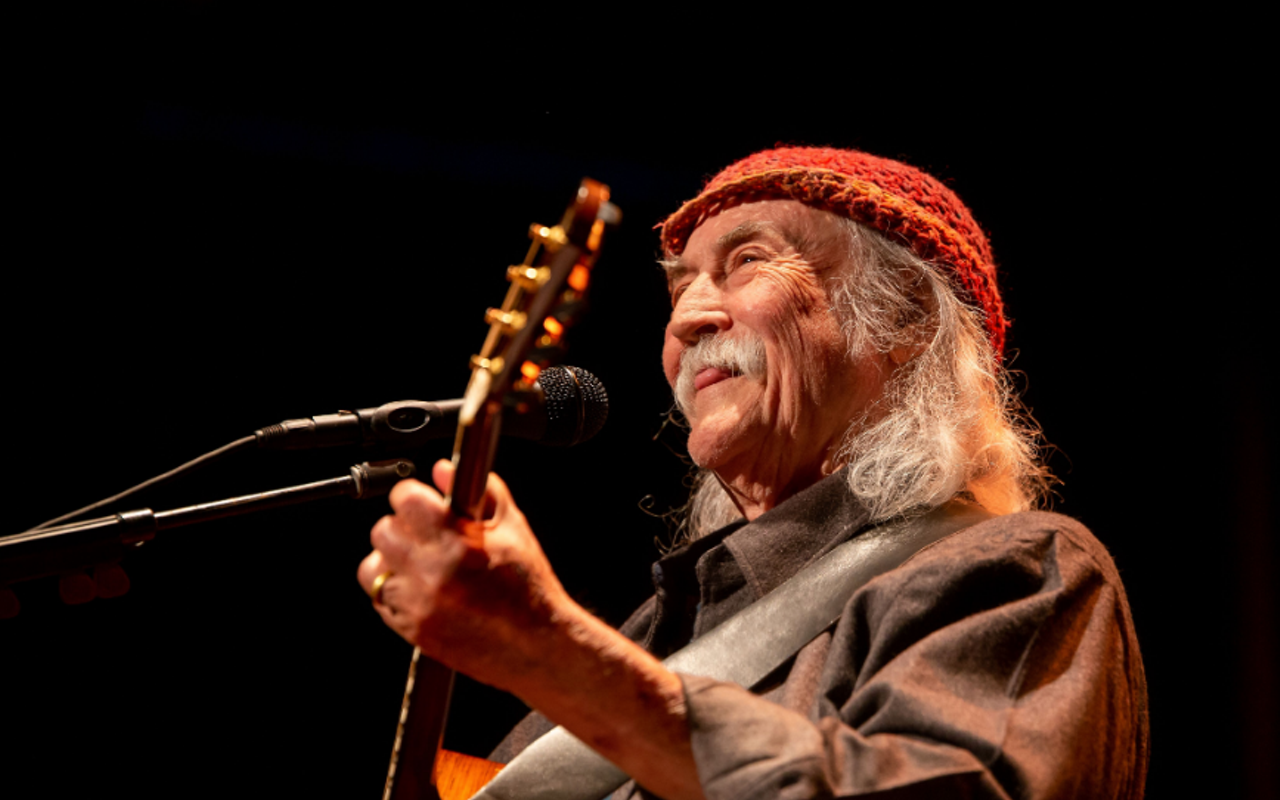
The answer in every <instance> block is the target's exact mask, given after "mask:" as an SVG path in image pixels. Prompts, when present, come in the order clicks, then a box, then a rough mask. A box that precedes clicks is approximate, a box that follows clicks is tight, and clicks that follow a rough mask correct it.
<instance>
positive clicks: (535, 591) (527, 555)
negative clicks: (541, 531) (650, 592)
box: [356, 461, 572, 691]
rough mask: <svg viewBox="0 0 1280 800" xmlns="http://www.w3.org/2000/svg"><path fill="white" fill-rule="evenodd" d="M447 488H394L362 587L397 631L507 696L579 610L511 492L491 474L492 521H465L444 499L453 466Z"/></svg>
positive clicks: (440, 482)
mask: <svg viewBox="0 0 1280 800" xmlns="http://www.w3.org/2000/svg"><path fill="white" fill-rule="evenodd" d="M432 480H433V481H434V482H435V484H436V486H437V487H439V490H440V491H436V490H435V489H432V488H431V487H429V486H427V485H425V484H423V483H420V482H418V481H416V480H405V481H401V482H400V483H399V484H397V485H396V486H395V488H394V489H392V490H391V496H390V502H391V509H392V511H393V512H394V513H393V514H391V515H388V516H385V517H383V518H382V519H381V520H379V521H378V523H377V524H376V525H374V527H373V530H372V532H371V533H370V536H369V538H370V541H371V542H372V544H373V547H374V551H373V552H372V553H371V554H369V556H368V557H367V558H365V560H364V561H363V562H361V564H360V569H359V570H358V572H357V573H356V577H357V580H359V582H360V585H361V586H363V587H364V589H365V591H366V592H371V591H372V587H373V583H374V581H375V580H376V579H377V578H378V576H379V575H382V574H384V573H390V574H389V575H388V577H387V578H386V579H385V581H384V582H383V584H382V589H381V591H380V592H379V596H378V598H377V599H378V600H380V602H378V603H376V604H375V606H374V607H375V609H377V611H378V613H379V614H380V615H381V616H382V619H383V621H384V622H385V623H386V624H387V626H388V627H390V628H391V629H392V630H394V631H396V632H397V633H399V634H400V635H401V636H403V637H404V638H405V639H406V640H407V641H408V642H410V643H411V644H414V645H417V646H418V647H420V648H422V652H423V653H424V654H425V655H427V656H429V657H431V658H433V659H435V660H437V661H440V662H441V663H443V664H446V665H448V666H450V667H452V668H454V669H456V670H458V671H460V672H465V673H466V674H468V675H470V676H471V677H473V678H476V679H477V680H480V681H483V682H485V683H489V684H492V685H494V686H498V687H499V688H503V689H506V690H508V691H514V690H515V689H516V687H515V686H514V685H513V683H512V676H513V675H514V676H518V675H520V674H521V673H522V672H524V671H526V670H527V669H528V668H529V667H530V666H531V665H530V663H529V662H530V660H531V659H532V660H536V659H539V658H541V657H543V656H544V655H545V654H543V653H541V652H540V650H541V645H542V644H543V641H542V640H543V639H545V637H546V636H547V633H548V628H549V626H550V625H551V624H552V620H553V617H554V616H555V613H556V609H557V607H563V606H564V605H565V604H569V605H572V600H571V599H570V598H569V597H568V595H567V594H565V592H564V589H563V588H562V587H561V585H560V582H559V580H558V579H557V578H556V576H555V574H554V573H553V572H552V570H551V565H550V564H549V563H548V562H547V559H546V556H545V555H544V554H543V552H542V548H541V547H540V546H539V545H538V541H537V539H536V538H534V535H533V532H532V531H531V530H530V529H529V525H528V522H526V520H525V518H524V515H523V514H522V513H520V510H519V509H518V508H516V506H515V503H514V502H513V501H512V498H511V493H510V492H509V491H508V489H507V486H506V484H505V483H503V482H502V480H501V479H500V478H499V477H498V476H496V475H490V476H489V483H488V487H487V490H486V493H487V497H486V511H487V512H488V513H487V517H488V518H487V519H485V520H483V521H475V520H464V519H458V518H457V517H455V516H453V514H452V513H451V512H450V510H449V505H448V503H447V502H446V501H445V499H444V497H443V496H442V494H441V493H442V492H447V491H448V490H449V487H450V485H451V484H452V481H453V465H452V464H450V463H449V462H448V461H440V462H438V463H437V464H436V465H435V467H434V468H433V469H432Z"/></svg>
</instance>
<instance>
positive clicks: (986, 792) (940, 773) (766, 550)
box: [494, 474, 1147, 800]
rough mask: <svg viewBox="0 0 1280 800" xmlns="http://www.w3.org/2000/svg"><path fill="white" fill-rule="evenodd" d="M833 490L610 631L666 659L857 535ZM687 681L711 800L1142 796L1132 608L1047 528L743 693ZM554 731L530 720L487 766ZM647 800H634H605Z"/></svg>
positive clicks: (763, 520) (847, 504)
mask: <svg viewBox="0 0 1280 800" xmlns="http://www.w3.org/2000/svg"><path fill="white" fill-rule="evenodd" d="M842 477H843V476H842V475H840V474H837V475H835V476H832V477H831V478H828V479H827V480H824V481H822V482H820V483H818V484H816V485H814V486H812V487H810V488H809V489H807V490H806V491H804V492H801V493H800V494H798V495H796V496H795V497H792V498H790V499H789V500H787V501H786V502H784V503H782V504H781V505H779V506H778V507H777V508H775V509H773V510H771V511H770V512H768V513H767V514H764V515H762V516H761V517H759V518H758V519H757V520H756V521H755V522H753V523H751V524H749V525H744V524H742V523H738V524H736V525H732V526H729V527H727V528H725V529H722V530H721V531H718V532H716V533H715V534H712V535H711V536H708V537H706V538H704V539H701V540H699V541H696V542H694V543H692V544H691V545H689V546H687V547H686V548H684V549H682V550H680V551H677V552H675V553H672V554H670V555H668V556H666V557H664V558H663V559H661V560H660V561H659V562H658V563H657V564H655V565H654V568H653V569H654V588H655V593H654V596H653V597H652V598H650V599H649V601H647V602H646V603H645V604H644V605H643V606H642V607H641V608H640V609H639V610H638V611H637V612H636V613H635V614H634V615H633V616H632V617H631V619H630V620H628V622H627V623H626V624H624V625H623V626H622V629H621V630H622V632H623V633H625V634H627V635H628V636H630V637H631V638H632V639H634V640H636V641H638V642H640V643H641V644H642V645H644V646H645V647H646V648H647V649H649V650H650V651H651V652H653V653H655V654H656V655H658V656H659V657H665V656H667V655H669V654H670V653H671V652H674V651H675V650H677V649H679V648H680V647H681V646H683V645H684V644H685V643H687V642H688V641H689V640H690V639H691V638H696V637H697V636H699V635H701V634H703V633H705V632H706V631H708V630H711V629H712V628H714V627H715V626H716V625H718V624H719V623H721V622H723V621H724V620H725V619H727V618H728V617H729V616H731V615H732V614H734V613H736V612H737V611H739V610H741V609H742V608H744V607H746V606H747V605H749V604H750V603H752V602H754V601H755V600H757V599H759V598H760V597H762V596H763V595H764V594H766V593H767V592H769V591H770V590H772V589H773V588H775V587H776V586H778V585H779V584H780V583H782V582H783V581H784V580H786V579H787V578H788V577H790V576H791V575H793V574H794V573H795V572H796V571H797V570H799V569H800V568H801V567H803V566H804V565H805V564H807V563H809V562H810V561H812V560H813V559H815V558H818V557H819V556H821V555H823V554H824V553H826V552H827V551H829V550H830V549H831V548H833V547H835V546H836V545H838V544H840V543H841V542H843V541H846V540H847V539H849V538H850V537H852V536H855V535H862V534H864V533H865V532H866V529H867V525H866V519H867V515H866V512H865V510H864V509H862V508H861V506H859V505H858V503H856V502H855V501H854V500H853V499H852V497H851V496H850V495H849V494H848V491H847V490H846V489H845V486H844V482H843V479H842ZM682 677H683V679H684V683H685V692H686V696H687V698H688V702H689V724H690V732H691V736H692V742H693V749H694V756H695V759H696V761H697V764H698V773H699V777H700V779H701V780H702V784H703V788H704V791H705V792H706V794H707V797H708V798H711V799H712V800H720V799H722V798H723V799H724V800H729V798H733V800H743V799H747V798H762V799H763V798H810V797H856V796H862V795H870V794H876V795H877V796H885V797H931V798H932V797H950V796H959V797H970V796H974V797H1027V798H1031V797H1035V798H1040V797H1089V798H1110V797H1116V798H1138V797H1141V795H1142V790H1143V786H1144V781H1145V773H1146V760H1147V712H1146V685H1145V679H1144V676H1143V668H1142V660H1141V657H1140V655H1139V653H1138V646H1137V640H1136V638H1135V637H1134V632H1133V623H1132V620H1131V617H1130V614H1129V607H1128V602H1127V600H1126V598H1125V595H1124V589H1123V587H1122V586H1121V584H1120V580H1119V576H1118V575H1117V573H1116V569H1115V566H1114V564H1113V563H1112V561H1111V558H1110V556H1109V555H1108V554H1107V552H1106V550H1105V548H1103V546H1102V545H1101V544H1100V543H1099V542H1098V541H1097V539H1095V538H1094V537H1093V535H1092V534H1090V533H1089V531H1088V530H1086V529H1085V528H1084V527H1083V526H1082V525H1080V524H1079V523H1078V522H1076V521H1075V520H1072V519H1070V518H1067V517H1063V516H1061V515H1058V514H1050V513H1044V512H1027V513H1021V514H1012V515H1009V516H1005V517H997V518H994V519H991V520H988V521H986V522H983V523H980V524H978V525H975V526H973V527H971V528H968V529H966V530H963V531H960V532H957V533H955V534H952V535H951V536H949V537H947V538H945V539H943V540H941V541H939V542H936V543H934V544H932V545H930V546H928V547H925V548H924V549H922V550H921V551H920V552H918V553H917V554H916V555H915V556H913V557H912V558H911V559H909V560H908V561H907V562H906V563H905V564H903V565H902V566H900V567H899V568H897V569H895V570H893V571H891V572H889V573H886V574H884V575H881V576H880V577H878V578H876V579H875V580H873V581H871V582H870V583H868V584H867V585H866V586H864V587H863V588H862V589H860V590H859V591H858V592H856V593H855V594H854V596H853V597H852V598H850V600H849V602H848V604H847V605H846V606H845V613H844V614H843V616H842V617H841V619H840V621H839V622H838V623H836V625H834V626H833V627H832V628H831V629H829V630H827V631H824V632H823V633H822V634H820V635H819V636H818V637H817V638H815V639H814V640H813V641H811V642H810V643H809V644H808V645H806V646H805V647H804V648H803V649H802V650H801V651H800V652H799V653H798V654H797V655H796V656H795V658H793V659H791V660H790V661H789V662H788V663H787V664H785V665H784V666H783V667H781V668H780V669H779V670H777V671H776V672H775V673H774V674H773V675H771V676H770V677H768V678H766V679H765V680H764V681H762V682H761V684H760V685H758V686H754V687H751V691H747V690H745V689H743V688H741V687H737V686H734V685H731V684H725V683H719V682H716V681H710V680H708V679H705V678H697V677H691V676H682ZM546 727H549V725H547V724H546V723H545V721H539V720H537V719H530V720H526V721H525V722H524V723H522V724H521V726H519V727H518V728H517V729H516V730H515V731H513V732H512V735H511V736H510V737H508V740H507V741H505V742H504V743H503V745H502V746H500V747H499V749H498V751H496V752H495V754H494V757H495V758H497V759H498V760H509V758H510V757H512V756H513V755H514V754H515V753H516V752H518V751H519V750H520V749H523V747H524V746H525V745H526V744H527V743H528V742H529V741H531V740H532V738H535V737H536V736H537V735H540V733H541V732H543V730H545V728H546ZM878 793H879V794H878ZM648 796H649V795H647V794H646V793H645V792H644V791H643V789H640V788H637V787H635V786H634V784H631V783H628V784H627V785H626V786H624V787H622V788H621V789H619V790H618V792H617V793H615V794H614V797H615V798H635V797H648Z"/></svg>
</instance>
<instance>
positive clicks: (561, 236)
mask: <svg viewBox="0 0 1280 800" xmlns="http://www.w3.org/2000/svg"><path fill="white" fill-rule="evenodd" d="M529 238H530V239H535V240H537V241H540V242H542V245H543V247H546V248H547V250H548V251H550V252H553V253H554V252H555V250H556V248H558V247H560V246H562V245H565V244H568V243H569V237H568V236H567V235H566V234H565V232H564V228H561V227H560V226H559V225H557V226H555V227H554V228H548V227H547V226H546V225H539V224H538V223H536V222H535V223H533V224H532V225H530V226H529Z"/></svg>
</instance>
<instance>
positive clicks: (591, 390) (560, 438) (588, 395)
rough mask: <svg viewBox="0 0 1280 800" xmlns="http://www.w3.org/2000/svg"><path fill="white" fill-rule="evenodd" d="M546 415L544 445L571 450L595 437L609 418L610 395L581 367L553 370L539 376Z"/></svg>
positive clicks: (556, 368)
mask: <svg viewBox="0 0 1280 800" xmlns="http://www.w3.org/2000/svg"><path fill="white" fill-rule="evenodd" d="M538 383H539V385H541V386H542V394H543V397H544V402H545V404H546V411H547V432H546V434H545V435H544V436H543V438H542V443H543V444H550V445H556V446H558V447H569V446H571V445H575V444H580V443H582V442H585V441H586V440H588V439H590V438H591V437H592V436H595V435H596V434H597V433H599V432H600V429H601V428H603V427H604V423H605V420H606V419H608V417H609V395H608V393H607V392H605V390H604V384H603V383H601V382H600V379H599V378H597V377H596V376H595V375H592V374H591V373H590V372H587V371H586V370H585V369H582V368H581V367H550V368H548V369H544V370H543V371H542V374H541V375H539V376H538Z"/></svg>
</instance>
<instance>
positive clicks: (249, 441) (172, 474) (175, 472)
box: [23, 436, 258, 533]
mask: <svg viewBox="0 0 1280 800" xmlns="http://www.w3.org/2000/svg"><path fill="white" fill-rule="evenodd" d="M257 442H258V437H257V436H246V437H244V438H243V439H236V440H235V441H234V442H232V443H231V444H227V445H223V446H222V447H219V448H218V449H217V450H211V451H209V452H208V453H205V454H204V455H202V456H200V457H199V458H193V459H191V460H190V461H188V462H187V463H185V464H183V465H182V466H180V467H175V468H174V469H171V470H169V471H168V472H166V473H164V474H163V475H157V476H155V477H154V478H150V479H148V480H145V481H143V482H142V483H139V484H138V485H137V486H134V487H132V488H129V489H125V490H124V491H123V492H121V493H120V494H117V495H113V496H111V497H108V498H105V499H103V500H99V501H98V502H96V503H92V504H90V505H87V506H85V507H84V508H81V509H78V510H76V511H72V512H71V513H69V514H63V515H62V516H60V517H54V518H53V519H51V520H47V521H45V522H42V523H40V524H39V525H37V526H35V527H34V528H28V529H27V530H25V531H23V533H31V532H32V531H38V530H42V529H44V528H47V527H49V526H50V525H55V524H57V523H59V522H65V521H67V520H69V519H74V518H76V517H78V516H80V515H81V514H86V513H88V512H90V511H93V510H95V509H98V508H102V507H103V506H105V505H110V504H111V503H114V502H116V501H117V500H123V499H124V498H126V497H128V496H129V495H132V494H136V493H138V492H140V491H142V490H143V489H146V488H149V487H151V486H155V485H157V484H160V483H164V482H165V481H167V480H169V479H170V478H176V477H178V476H179V475H181V474H182V473H184V472H188V471H190V470H194V469H198V468H200V467H204V466H207V465H209V464H210V463H212V462H214V461H217V460H218V459H220V458H223V457H224V456H228V455H230V454H232V453H235V452H237V451H239V450H243V449H245V448H246V447H252V446H256V445H257Z"/></svg>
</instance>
